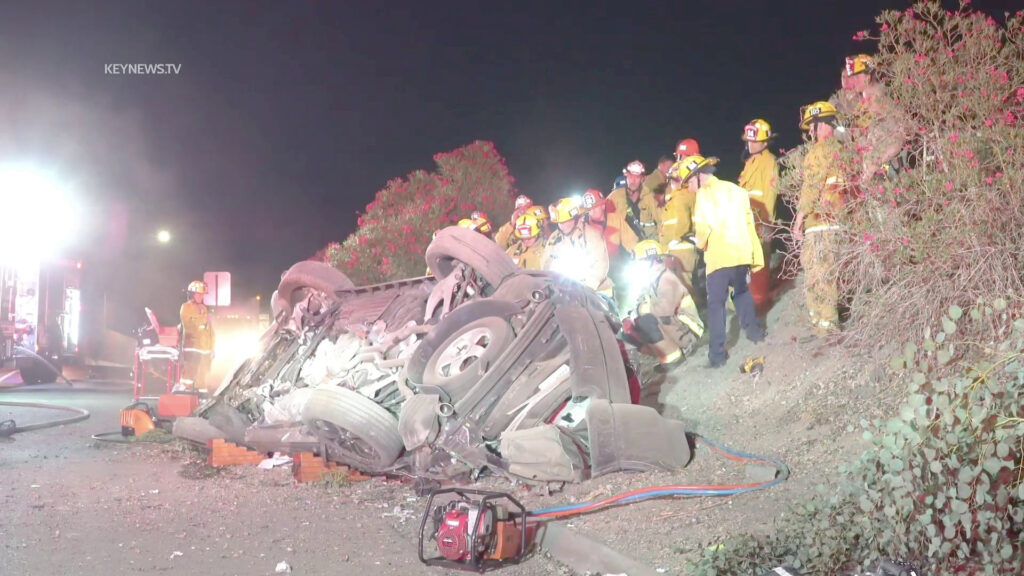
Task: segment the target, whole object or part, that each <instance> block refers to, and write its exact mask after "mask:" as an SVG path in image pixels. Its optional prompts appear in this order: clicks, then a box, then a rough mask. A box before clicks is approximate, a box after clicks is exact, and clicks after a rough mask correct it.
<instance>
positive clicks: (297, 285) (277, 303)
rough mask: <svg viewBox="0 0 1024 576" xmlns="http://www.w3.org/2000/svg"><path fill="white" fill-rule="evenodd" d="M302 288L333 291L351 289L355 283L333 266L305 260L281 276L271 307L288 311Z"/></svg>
mask: <svg viewBox="0 0 1024 576" xmlns="http://www.w3.org/2000/svg"><path fill="white" fill-rule="evenodd" d="M303 288H312V289H314V290H318V291H320V292H327V293H333V292H335V291H338V290H351V289H352V288H355V284H353V283H352V281H351V280H349V279H348V276H345V274H343V273H342V272H341V271H340V270H338V269H337V268H335V267H334V266H331V265H329V264H324V263H323V262H315V261H313V260H305V261H302V262H298V263H296V264H295V265H293V266H292V267H291V268H289V269H288V271H287V272H285V273H284V276H282V277H281V283H280V284H279V285H278V287H277V293H276V296H274V302H273V303H272V307H273V308H276V309H277V310H289V311H290V310H291V309H292V306H294V305H295V301H296V300H297V294H296V292H298V291H299V290H301V289H303Z"/></svg>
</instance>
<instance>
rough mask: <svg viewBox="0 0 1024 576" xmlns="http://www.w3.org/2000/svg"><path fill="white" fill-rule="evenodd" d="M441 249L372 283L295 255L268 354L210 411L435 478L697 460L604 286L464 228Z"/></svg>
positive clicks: (246, 427) (341, 456)
mask: <svg viewBox="0 0 1024 576" xmlns="http://www.w3.org/2000/svg"><path fill="white" fill-rule="evenodd" d="M426 260H427V264H428V266H429V267H430V270H431V271H433V276H425V277H421V278H412V279H409V280H403V281H398V282H389V283H385V284H378V285H373V286H362V287H357V286H354V285H353V284H352V282H351V281H349V280H348V278H346V277H345V276H344V274H342V273H341V272H340V271H338V270H336V269H334V268H332V267H330V266H328V265H326V264H322V263H319V262H312V261H306V262H299V263H298V264H296V265H294V266H293V267H292V268H290V269H289V270H288V271H287V272H286V273H285V274H284V275H283V276H282V280H281V283H280V286H279V288H278V290H277V292H276V293H275V295H274V298H273V312H274V315H275V322H274V323H273V324H272V326H271V327H270V329H269V330H268V331H267V332H266V333H265V334H264V335H263V338H262V339H261V344H260V346H261V349H260V352H259V353H258V354H257V355H255V356H253V357H252V358H250V359H248V360H247V361H245V362H244V363H243V364H241V365H240V366H239V367H238V368H237V369H236V370H235V371H234V373H233V374H232V375H230V376H229V377H227V378H226V379H225V381H224V383H223V384H222V385H221V386H220V388H219V389H218V390H217V391H216V392H215V393H214V394H213V396H212V397H211V398H210V399H209V400H208V401H207V402H205V403H204V404H203V405H202V406H201V407H200V408H199V410H198V411H197V413H196V415H197V416H199V417H201V418H204V419H206V420H207V421H208V423H209V424H210V425H212V426H213V427H215V428H216V429H217V430H218V431H219V432H221V433H222V434H223V435H224V436H225V437H226V438H229V439H231V440H232V441H238V442H242V443H246V444H248V445H250V446H253V447H254V448H257V449H261V450H282V451H285V450H291V449H294V448H297V447H298V448H303V447H310V448H313V449H316V450H319V451H322V452H324V455H325V456H326V457H327V458H328V459H330V460H332V461H336V462H338V463H342V464H346V465H349V466H351V467H353V468H356V469H359V470H361V471H363V472H367V473H373V474H396V475H408V476H414V477H418V478H423V479H430V480H460V481H466V480H474V479H476V478H477V477H478V476H479V475H480V474H482V473H484V472H490V473H493V474H499V475H503V476H506V477H508V478H511V479H519V480H523V481H537V482H551V481H561V482H575V481H580V480H584V479H587V478H592V477H597V476H600V475H602V474H607V473H609V472H614V471H618V470H638V471H643V470H677V469H679V468H682V467H684V466H685V465H686V464H687V463H688V462H689V460H690V448H689V446H688V444H687V441H686V437H685V433H684V430H683V425H682V423H680V422H677V421H673V420H669V419H665V418H662V416H661V415H660V414H658V412H657V411H656V410H654V409H652V408H649V407H645V406H640V405H637V404H634V403H633V402H632V401H631V390H630V379H633V386H634V387H635V388H636V391H638V387H639V383H638V381H637V380H636V375H635V374H634V373H633V371H632V368H631V366H630V364H629V362H628V360H627V357H626V354H625V349H624V347H623V346H622V344H621V342H620V341H619V340H618V339H617V338H616V333H617V332H618V330H619V320H618V318H617V316H616V315H615V314H614V313H613V312H612V311H611V310H610V309H609V307H608V305H607V303H606V302H605V301H604V300H603V299H602V298H601V297H600V296H599V295H597V294H596V293H595V292H594V291H592V290H590V289H588V288H586V287H584V286H582V285H580V284H579V283H577V282H574V281H572V280H568V279H565V278H563V277H561V276H559V275H557V274H551V273H546V272H536V271H525V270H522V269H520V268H518V267H517V266H516V265H515V264H514V263H513V261H512V260H511V259H510V258H509V257H508V256H507V255H506V254H505V253H504V252H503V251H501V250H500V249H499V248H498V247H497V245H495V244H494V243H493V242H491V241H489V240H488V239H486V238H484V237H482V236H480V235H479V234H477V233H476V232H473V231H471V230H466V229H463V228H458V227H450V228H446V229H444V230H441V231H439V232H438V234H437V236H436V238H435V239H434V241H433V242H432V243H431V244H430V246H429V247H428V249H427V251H426ZM632 397H635V395H634V396H632Z"/></svg>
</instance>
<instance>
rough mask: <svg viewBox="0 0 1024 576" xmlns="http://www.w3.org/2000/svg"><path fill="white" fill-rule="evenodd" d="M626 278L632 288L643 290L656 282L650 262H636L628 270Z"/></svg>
mask: <svg viewBox="0 0 1024 576" xmlns="http://www.w3.org/2000/svg"><path fill="white" fill-rule="evenodd" d="M626 278H627V279H628V280H629V283H630V285H631V286H634V287H636V288H642V287H644V286H647V285H649V284H650V283H651V282H653V281H654V275H653V270H651V263H650V261H649V260H636V261H634V262H632V263H630V265H629V266H628V267H627V268H626Z"/></svg>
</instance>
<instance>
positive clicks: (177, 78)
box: [0, 1, 1018, 309]
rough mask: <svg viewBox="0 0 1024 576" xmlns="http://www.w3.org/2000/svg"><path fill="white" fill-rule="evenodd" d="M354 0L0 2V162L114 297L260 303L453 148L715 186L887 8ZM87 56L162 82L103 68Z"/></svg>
mask: <svg viewBox="0 0 1024 576" xmlns="http://www.w3.org/2000/svg"><path fill="white" fill-rule="evenodd" d="M375 4H376V3H371V2H300V1H295V2H255V1H253V2H221V1H216V2H214V1H203V2H192V1H161V2H142V1H125V2H105V3H104V2H77V1H74V2H71V1H69V2H43V1H33V2H21V3H13V2H5V3H4V6H3V11H2V17H0V98H2V99H3V103H2V105H0V154H2V155H3V157H4V159H6V158H15V159H29V160H31V161H33V162H35V163H37V164H38V165H40V166H44V167H46V168H47V169H48V170H52V171H53V172H54V173H55V174H59V175H60V177H61V178H62V179H63V180H64V181H66V182H68V183H69V185H70V186H71V187H72V188H73V189H74V190H75V192H76V193H77V194H79V195H80V196H81V197H82V198H83V199H85V200H86V201H87V203H88V205H89V206H90V207H91V209H90V211H89V212H87V213H83V220H85V221H86V222H87V223H90V224H92V228H91V233H90V234H88V235H86V236H85V237H84V238H83V240H82V242H81V243H80V245H79V248H80V249H81V250H82V253H83V254H84V255H85V256H86V257H87V258H91V260H92V261H93V262H94V263H95V265H96V266H99V267H101V268H102V269H103V270H104V275H105V278H106V280H107V282H110V283H115V284H117V286H116V287H115V288H113V289H112V291H113V293H114V294H115V295H116V296H117V298H118V299H119V301H120V302H121V303H123V304H124V305H125V306H130V307H133V308H134V307H136V306H139V307H140V306H141V305H143V304H150V305H151V306H152V305H156V306H158V307H163V309H172V308H173V306H172V305H173V304H174V303H175V302H180V300H179V299H180V298H181V297H182V292H181V291H182V289H183V288H184V286H185V285H186V284H187V282H188V281H189V280H190V279H192V278H193V277H198V276H199V275H201V273H202V272H203V271H204V270H229V271H231V272H232V273H233V276H234V282H235V287H234V290H235V294H236V297H239V296H242V297H245V296H253V295H255V294H264V295H268V294H269V293H270V291H272V290H273V289H274V287H275V286H276V281H277V279H278V278H279V274H280V272H281V271H283V270H284V269H285V268H287V267H288V266H289V265H290V264H292V263H294V262H295V261H297V260H301V259H305V258H307V257H309V256H311V255H312V254H313V253H314V252H315V251H316V250H317V249H319V248H320V247H321V246H323V245H324V244H326V243H327V242H329V241H333V240H339V241H340V240H342V239H344V237H345V236H346V235H347V234H348V233H349V232H351V231H352V229H353V227H354V225H355V218H356V212H357V211H359V210H361V209H363V207H364V206H365V205H366V204H367V203H368V202H369V201H370V200H372V198H373V195H374V193H375V192H376V191H377V190H378V189H379V188H381V187H382V186H383V185H384V183H385V182H386V181H387V180H388V179H389V178H393V177H397V176H402V175H405V174H406V173H408V172H410V171H411V170H414V169H417V168H425V169H431V168H432V167H433V162H432V160H431V158H432V156H433V154H435V153H436V152H440V151H447V150H450V149H453V148H455V147H458V146H461V145H464V144H467V143H470V142H472V141H473V140H476V139H485V140H492V141H494V142H495V144H496V145H497V147H498V150H499V151H500V152H501V153H502V154H503V155H504V156H505V158H506V159H507V161H508V165H509V168H510V170H511V172H512V174H513V175H514V176H515V177H516V179H517V185H518V187H519V189H520V190H521V191H522V192H523V193H526V194H529V195H531V196H533V197H534V198H535V199H540V200H544V201H551V200H553V199H555V198H557V197H559V196H562V195H566V194H569V193H573V192H578V191H582V190H583V189H585V188H587V187H597V188H601V189H602V190H606V189H607V188H608V186H609V184H610V183H611V181H612V179H613V178H614V177H615V175H616V174H619V173H621V169H622V167H623V166H624V165H625V164H626V163H627V162H628V161H629V160H632V159H634V158H637V157H639V158H640V159H641V160H643V161H644V162H645V163H648V166H649V167H650V166H651V165H652V164H653V163H654V162H655V161H656V160H657V157H658V156H660V155H661V154H667V153H670V152H671V151H672V150H673V147H674V144H675V142H676V141H677V140H678V139H680V138H682V137H695V138H697V139H698V140H699V141H700V143H701V147H702V149H703V151H704V152H705V154H713V155H717V156H720V157H721V158H722V161H723V165H722V167H721V169H720V172H719V175H720V176H722V177H724V178H726V179H730V180H735V178H736V176H737V173H738V171H739V168H740V156H739V155H740V150H741V146H740V142H739V136H740V132H741V130H742V127H743V125H744V124H745V123H746V122H747V121H749V120H751V119H752V118H755V117H764V118H766V119H767V120H768V121H769V122H771V123H772V125H773V126H774V127H775V128H776V130H777V131H778V132H780V133H781V135H780V137H779V139H778V141H777V147H785V148H789V147H792V146H794V145H796V144H798V143H799V131H798V129H797V112H798V108H799V107H800V106H801V105H802V104H806V103H809V102H811V101H813V100H818V99H824V98H827V97H828V96H829V95H830V94H831V93H832V92H833V91H834V90H835V89H836V88H837V87H838V82H839V72H840V69H841V66H842V62H843V57H844V56H845V55H847V54H849V53H854V52H857V51H863V50H865V48H867V49H870V46H869V45H865V44H863V43H858V42H854V41H853V40H852V39H851V36H852V35H853V34H854V32H856V31H857V30H859V29H864V28H869V27H872V26H873V24H874V16H875V15H876V14H878V13H879V12H880V11H881V10H882V9H885V8H898V9H902V8H905V7H907V6H909V4H908V3H907V2H897V1H890V2H882V1H857V2H848V1H843V2H841V3H840V2H836V4H837V5H838V6H837V7H830V6H828V3H826V2H795V1H777V2H684V1H675V2H659V3H650V4H648V3H644V2H637V1H634V2H628V3H622V4H618V5H612V4H605V3H600V2H585V3H580V2H574V3H568V2H565V3H557V2H522V1H512V2H466V3H440V2H436V3H434V2H401V3H380V4H379V5H375ZM948 4H950V5H952V3H948ZM974 4H975V5H976V6H977V7H978V8H980V9H984V10H987V11H993V12H1001V11H1002V10H1003V9H1004V8H1007V7H1009V6H1012V5H1015V4H1018V3H1014V2H984V1H977V2H975V3H974ZM555 5H557V6H555ZM739 6H743V8H742V9H741V8H738V7H739ZM111 63H171V64H181V72H180V74H178V75H166V76H114V75H108V74H104V64H111ZM160 227H166V228H168V229H170V230H171V231H172V232H173V234H174V236H175V238H174V240H173V242H172V243H171V244H170V245H167V246H158V245H157V244H156V243H155V242H154V241H153V239H152V238H153V234H155V232H156V230H157V229H158V228H160Z"/></svg>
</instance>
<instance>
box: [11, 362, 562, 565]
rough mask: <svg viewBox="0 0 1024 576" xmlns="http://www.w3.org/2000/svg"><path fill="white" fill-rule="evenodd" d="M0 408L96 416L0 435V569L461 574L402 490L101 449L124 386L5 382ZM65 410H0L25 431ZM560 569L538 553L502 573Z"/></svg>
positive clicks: (168, 448) (197, 454)
mask: <svg viewBox="0 0 1024 576" xmlns="http://www.w3.org/2000/svg"><path fill="white" fill-rule="evenodd" d="M2 374H3V372H0V375H2ZM5 384H7V385H10V384H12V382H11V380H10V379H9V380H7V381H6V382H5ZM0 402H42V403H53V404H62V405H67V406H75V407H80V408H84V409H86V410H88V411H89V412H90V418H89V419H87V420H85V421H84V422H80V423H76V424H71V425H67V426H60V427H55V428H48V429H45V430H39V431H31V432H25V433H23V434H16V435H14V436H13V437H10V438H0V485H2V486H3V489H2V490H0V510H2V514H0V574H32V575H35V574H62V575H75V574H80V575H95V574H103V575H104V576H109V575H118V574H139V573H146V574H149V573H169V574H203V575H204V576H214V575H219V574H225V575H231V574H237V575H253V574H276V573H278V572H277V568H278V566H279V565H280V563H281V562H285V563H287V565H288V568H289V570H290V573H292V574H324V575H327V574H332V575H333V574H374V575H376V574H395V575H398V574H424V575H439V574H447V573H452V574H455V572H450V571H448V570H444V569H438V568H428V567H425V566H423V565H422V564H421V563H420V562H419V560H418V558H417V555H416V534H417V529H418V524H419V518H420V513H421V506H422V505H423V500H422V499H417V498H415V497H413V495H412V492H411V490H409V488H408V487H407V486H405V485H401V484H391V483H387V484H386V483H383V482H380V481H378V480H370V481H364V482H358V483H352V484H348V485H341V486H324V485H318V484H312V485H308V484H297V483H296V482H295V481H294V479H293V478H292V476H291V473H290V470H289V469H288V467H284V468H277V469H274V470H260V469H257V468H255V467H252V466H248V467H229V468H220V469H216V468H211V467H208V466H206V465H205V463H204V462H203V453H202V451H198V450H190V449H188V448H187V447H186V448H182V447H181V446H180V445H178V444H174V445H171V444H168V445H156V444H148V445H138V444H135V445H127V446H126V445H119V444H101V443H97V442H96V441H94V440H93V439H92V438H91V436H92V435H93V434H97V433H101V432H112V431H117V430H119V428H120V424H119V413H120V410H121V409H122V408H124V407H125V406H127V405H128V404H130V403H131V402H132V391H131V384H130V383H128V382H108V381H76V382H75V384H74V386H73V387H69V386H67V385H66V384H50V385H37V386H22V387H13V388H2V389H0ZM64 415H66V413H60V412H56V413H47V412H46V411H43V410H37V409H25V408H10V407H7V406H0V420H6V419H11V418H13V419H14V420H15V421H16V422H17V423H18V424H19V425H22V424H29V423H35V422H40V421H42V420H44V419H46V418H51V417H56V416H64ZM559 573H565V572H564V571H563V569H561V568H560V567H559V566H557V565H556V564H554V563H553V562H552V561H550V560H548V559H546V558H544V557H537V558H533V559H531V560H530V561H529V562H528V563H526V564H524V565H521V566H517V567H512V568H510V569H506V570H503V571H502V574H505V575H508V576H521V575H528V574H559Z"/></svg>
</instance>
